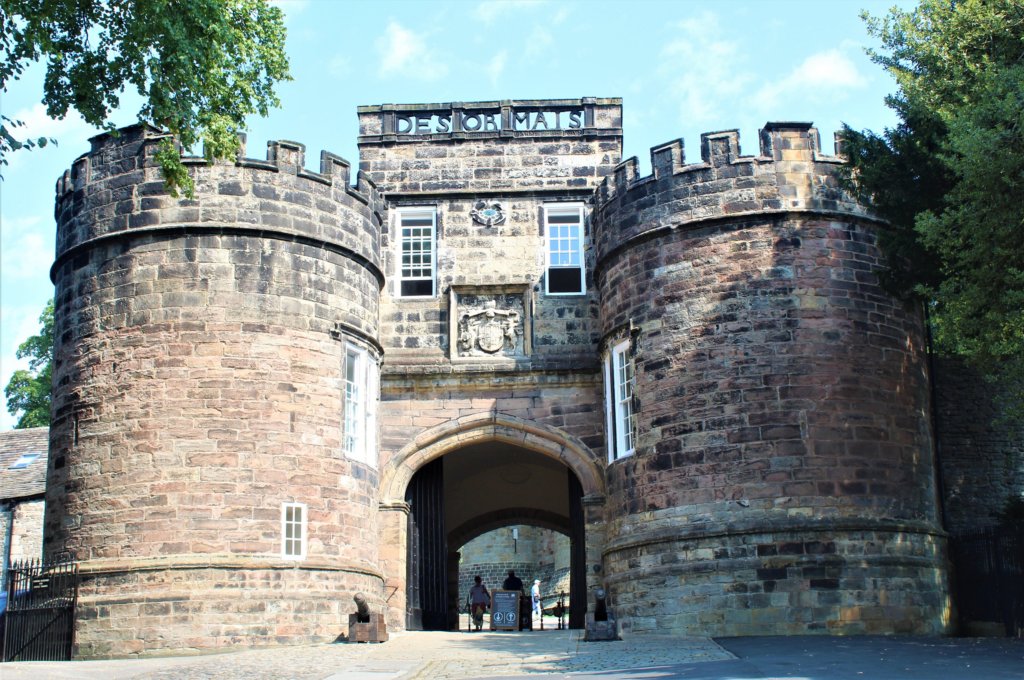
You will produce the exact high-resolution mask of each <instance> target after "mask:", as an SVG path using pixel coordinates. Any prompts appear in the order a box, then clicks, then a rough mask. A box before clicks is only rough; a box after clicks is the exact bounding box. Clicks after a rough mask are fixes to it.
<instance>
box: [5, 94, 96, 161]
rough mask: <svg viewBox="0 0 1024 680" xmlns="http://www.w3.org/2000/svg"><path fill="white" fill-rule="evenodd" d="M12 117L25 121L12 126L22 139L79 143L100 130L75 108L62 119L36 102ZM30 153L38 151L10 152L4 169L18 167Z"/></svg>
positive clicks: (16, 136)
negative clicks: (58, 118)
mask: <svg viewBox="0 0 1024 680" xmlns="http://www.w3.org/2000/svg"><path fill="white" fill-rule="evenodd" d="M11 118H12V119H13V120H16V121H21V122H22V123H24V125H19V126H17V127H11V128H10V131H11V133H12V134H13V135H14V137H15V138H17V139H21V140H26V139H33V140H36V139H39V138H40V137H45V138H46V139H53V140H55V141H56V142H57V144H61V143H63V142H66V141H72V142H75V143H79V142H81V140H82V138H83V137H92V136H93V135H96V134H99V132H100V131H99V130H97V129H96V128H94V127H93V126H91V125H89V124H88V123H86V122H85V121H84V120H82V117H81V116H80V115H78V113H76V112H75V111H73V110H72V111H71V112H69V113H68V115H67V116H65V117H64V118H62V119H60V120H56V119H54V118H50V116H49V115H48V114H47V113H46V107H45V106H43V105H42V104H36V105H34V106H32V107H31V108H27V109H21V110H20V111H18V112H17V113H15V114H14V115H13V116H11ZM28 153H38V151H27V150H22V151H16V152H13V153H11V154H8V156H7V159H8V163H9V164H8V165H7V166H6V168H4V171H5V172H10V171H12V170H14V169H15V168H17V167H18V166H19V165H20V164H21V162H22V159H23V158H24V157H25V154H28Z"/></svg>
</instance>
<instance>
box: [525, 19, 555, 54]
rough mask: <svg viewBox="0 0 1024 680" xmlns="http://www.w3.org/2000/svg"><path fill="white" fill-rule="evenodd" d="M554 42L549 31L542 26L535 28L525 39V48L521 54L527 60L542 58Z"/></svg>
mask: <svg viewBox="0 0 1024 680" xmlns="http://www.w3.org/2000/svg"><path fill="white" fill-rule="evenodd" d="M554 42H555V38H554V36H552V35H551V31H549V30H548V29H547V28H546V27H544V26H535V27H534V28H533V30H532V31H531V32H530V35H529V36H528V37H527V38H526V48H525V49H524V50H523V54H524V55H525V56H526V57H527V58H528V59H536V58H538V57H540V56H542V55H543V54H544V53H545V52H546V51H547V49H548V47H550V46H551V45H552V43H554Z"/></svg>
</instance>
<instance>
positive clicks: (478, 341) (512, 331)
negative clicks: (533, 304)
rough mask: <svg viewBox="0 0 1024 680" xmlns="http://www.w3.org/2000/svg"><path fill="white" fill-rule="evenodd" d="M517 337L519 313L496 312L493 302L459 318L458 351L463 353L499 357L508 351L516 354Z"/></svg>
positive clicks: (509, 311) (511, 311)
mask: <svg viewBox="0 0 1024 680" xmlns="http://www.w3.org/2000/svg"><path fill="white" fill-rule="evenodd" d="M518 336H519V312H517V311H515V310H510V309H497V307H496V305H495V302H494V300H488V301H487V302H485V303H484V306H483V308H482V309H476V310H472V311H468V312H463V313H462V315H461V316H460V317H459V348H460V349H461V350H462V351H463V353H469V352H472V351H473V350H481V351H483V352H486V353H487V354H496V353H497V352H499V351H501V350H502V349H505V348H508V349H510V350H513V351H514V350H515V348H516V341H517V339H518Z"/></svg>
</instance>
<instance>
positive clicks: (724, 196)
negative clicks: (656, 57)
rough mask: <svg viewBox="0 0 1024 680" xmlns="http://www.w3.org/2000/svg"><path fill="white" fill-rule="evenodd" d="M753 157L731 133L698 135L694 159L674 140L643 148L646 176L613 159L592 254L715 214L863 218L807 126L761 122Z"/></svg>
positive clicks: (835, 161) (632, 163)
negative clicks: (794, 213)
mask: <svg viewBox="0 0 1024 680" xmlns="http://www.w3.org/2000/svg"><path fill="white" fill-rule="evenodd" d="M758 139H759V154H758V155H756V156H750V155H748V156H744V155H743V154H742V152H741V148H740V136H739V132H738V131H737V130H724V131H721V132H709V133H705V134H703V135H701V144H700V155H701V161H700V162H698V163H687V162H686V155H685V151H684V147H683V142H682V140H675V141H672V142H669V143H666V144H662V145H660V146H656V147H653V148H652V149H651V167H652V170H653V172H652V173H651V174H650V175H647V176H644V177H640V176H639V173H638V171H637V159H636V157H632V158H629V159H626V160H624V161H622V162H621V163H619V164H618V165H617V166H616V167H615V168H614V170H613V171H612V173H611V174H610V175H609V176H608V177H605V178H604V180H603V181H602V182H601V184H600V185H599V186H598V188H597V191H596V196H595V209H594V223H595V240H596V244H597V247H598V259H599V260H600V259H601V258H602V257H603V256H604V255H605V254H607V253H608V252H610V251H611V250H613V249H615V248H617V247H619V245H621V244H622V243H623V242H625V241H628V240H630V239H632V238H635V237H636V236H638V235H640V234H644V233H648V232H651V231H654V230H658V229H662V228H670V229H674V228H677V227H679V226H682V225H685V224H690V223H697V222H703V221H706V220H709V219H716V218H723V217H740V216H743V215H755V214H756V215H765V214H770V213H778V212H780V211H814V212H823V213H844V214H853V215H865V216H866V215H867V214H868V210H867V208H866V207H865V206H863V205H861V204H860V203H858V202H857V201H856V199H855V198H854V197H852V196H850V195H848V194H847V193H846V192H844V191H843V190H842V189H841V188H840V187H839V183H838V181H837V178H836V175H835V169H836V166H837V165H839V164H841V163H843V162H844V161H843V159H842V157H841V156H839V155H838V153H839V143H838V140H837V143H836V148H835V153H834V154H832V155H828V154H823V153H822V152H821V144H820V139H819V136H818V131H817V130H816V129H815V128H814V127H812V126H811V124H810V123H768V124H766V125H765V127H764V128H763V129H762V130H761V131H760V134H759V135H758Z"/></svg>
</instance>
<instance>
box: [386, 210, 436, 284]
mask: <svg viewBox="0 0 1024 680" xmlns="http://www.w3.org/2000/svg"><path fill="white" fill-rule="evenodd" d="M427 213H429V214H430V218H431V222H432V224H431V226H430V237H429V238H430V242H429V253H430V293H429V294H415V293H403V284H405V283H408V282H413V281H425V280H426V279H425V278H423V277H422V276H405V275H403V269H405V267H404V265H405V260H404V245H405V243H406V242H407V241H410V240H411V239H406V238H405V235H404V234H403V230H404V228H403V220H404V219H405V218H406V217H407V216H412V215H417V216H420V217H422V216H424V215H425V214H427ZM437 226H438V225H437V206H436V205H403V206H400V207H397V208H395V244H396V247H395V297H396V298H433V297H437V241H438V233H437V232H438V229H437ZM420 241H421V242H422V241H423V239H420Z"/></svg>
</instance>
